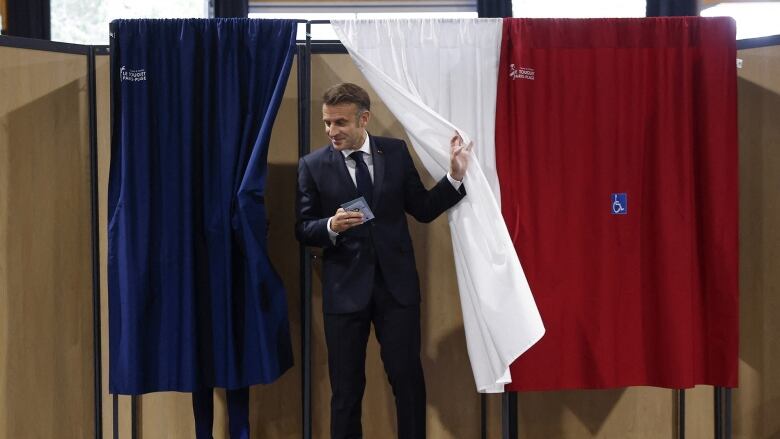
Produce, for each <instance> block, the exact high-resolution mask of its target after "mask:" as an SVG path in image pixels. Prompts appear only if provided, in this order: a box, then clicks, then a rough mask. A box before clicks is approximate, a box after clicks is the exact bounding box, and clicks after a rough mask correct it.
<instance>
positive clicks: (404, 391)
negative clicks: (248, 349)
mask: <svg viewBox="0 0 780 439" xmlns="http://www.w3.org/2000/svg"><path fill="white" fill-rule="evenodd" d="M324 321H325V342H326V344H327V347H328V369H329V374H330V385H331V391H332V397H331V404H330V405H331V407H330V408H331V438H332V439H359V438H362V437H363V431H362V425H361V422H360V419H361V404H362V401H363V392H364V390H365V387H366V373H365V368H366V344H367V343H368V336H369V333H370V330H371V323H372V322H373V324H374V331H375V333H376V338H377V341H378V342H379V345H380V355H381V357H382V363H383V364H384V367H385V372H386V373H387V378H388V380H389V381H390V385H391V387H392V389H393V394H394V396H395V407H396V423H397V426H398V437H399V438H401V439H422V438H425V408H426V404H425V379H424V377H423V369H422V362H421V360H420V305H419V304H415V305H412V306H402V305H401V304H400V303H398V301H397V300H396V299H395V298H394V297H393V296H392V294H391V293H390V292H389V291H388V290H387V287H386V286H385V282H384V279H383V277H382V275H381V273H380V270H379V268H378V267H377V270H376V275H375V279H374V287H373V291H372V295H371V300H370V302H369V304H368V306H367V307H366V308H365V309H363V310H360V311H358V312H353V313H345V314H325V315H324Z"/></svg>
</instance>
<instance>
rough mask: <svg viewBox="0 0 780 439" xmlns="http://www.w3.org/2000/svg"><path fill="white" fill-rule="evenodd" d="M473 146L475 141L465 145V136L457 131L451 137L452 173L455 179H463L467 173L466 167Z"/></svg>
mask: <svg viewBox="0 0 780 439" xmlns="http://www.w3.org/2000/svg"><path fill="white" fill-rule="evenodd" d="M473 146H474V142H469V144H468V145H464V144H463V138H461V137H460V134H458V132H457V131H455V135H454V136H453V137H452V139H450V175H451V176H452V178H454V179H455V180H458V181H463V176H465V175H466V169H467V168H468V167H469V159H470V158H471V148H472V147H473Z"/></svg>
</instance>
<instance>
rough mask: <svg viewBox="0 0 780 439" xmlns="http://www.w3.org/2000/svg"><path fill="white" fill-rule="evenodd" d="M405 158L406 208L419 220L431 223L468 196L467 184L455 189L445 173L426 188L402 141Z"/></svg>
mask: <svg viewBox="0 0 780 439" xmlns="http://www.w3.org/2000/svg"><path fill="white" fill-rule="evenodd" d="M401 143H402V146H403V148H402V149H403V150H402V151H401V153H402V154H403V160H404V210H406V212H407V213H409V214H410V215H412V216H413V217H414V218H415V219H416V220H417V221H420V222H423V223H429V222H431V221H433V220H434V219H436V217H438V216H439V215H441V214H442V213H444V212H445V211H446V210H447V209H449V208H450V207H452V206H454V205H455V204H457V203H458V201H460V200H461V199H462V198H463V197H464V196H466V186H465V185H461V186H460V189H455V188H454V187H453V186H452V183H450V181H449V180H448V179H447V176H446V175H445V176H444V177H442V179H441V180H439V182H438V183H436V185H435V186H434V187H433V188H431V190H427V189H425V186H423V184H422V181H420V174H419V173H418V172H417V168H415V166H414V161H413V160H412V156H411V155H410V154H409V150H408V149H407V147H406V143H404V142H401Z"/></svg>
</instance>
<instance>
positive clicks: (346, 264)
mask: <svg viewBox="0 0 780 439" xmlns="http://www.w3.org/2000/svg"><path fill="white" fill-rule="evenodd" d="M370 107H371V103H370V99H369V96H368V94H367V93H366V91H365V90H363V89H362V88H360V87H359V86H357V85H354V84H339V85H336V86H333V87H331V88H330V89H329V90H328V91H326V92H325V94H324V96H323V106H322V120H323V122H324V123H325V131H326V133H327V135H328V137H329V138H330V140H331V144H330V145H328V146H326V147H324V148H321V149H319V150H317V151H314V152H312V153H311V154H308V155H307V156H305V157H303V158H302V159H301V160H300V162H299V164H298V195H297V222H296V236H297V237H298V240H300V241H301V242H302V243H304V244H305V245H309V246H316V247H322V248H324V252H323V264H324V265H323V279H322V284H323V285H322V290H323V301H324V306H323V312H324V321H325V341H326V343H327V346H328V368H329V372H330V383H331V390H332V392H333V396H332V398H331V437H332V438H333V439H348V438H349V439H353V438H362V437H363V433H362V426H361V423H360V417H361V402H362V399H363V391H364V389H365V381H366V379H365V358H366V343H367V342H368V335H369V332H370V326H371V323H372V322H373V324H374V329H375V332H376V337H377V340H378V341H379V344H380V347H381V357H382V362H383V363H384V366H385V371H386V372H387V376H388V379H389V381H390V385H391V386H392V388H393V394H394V395H395V402H396V414H397V423H398V437H399V438H402V439H418V438H424V437H425V406H426V404H425V381H424V379H423V370H422V363H421V361H420V286H419V279H418V276H417V270H416V267H415V261H414V252H413V250H412V241H411V237H410V236H409V229H408V226H407V223H406V213H409V214H411V215H412V216H413V217H414V218H416V219H417V220H418V221H422V222H425V223H427V222H430V221H433V220H434V219H435V218H436V217H438V216H439V215H440V214H441V213H442V212H444V211H446V210H447V209H449V208H450V207H452V206H453V205H455V204H456V203H457V202H458V201H459V200H460V199H461V198H463V197H464V196H465V188H464V187H463V186H462V184H461V181H462V179H463V176H464V174H465V173H466V168H467V166H468V161H469V156H470V145H469V146H464V145H463V144H462V143H463V142H462V140H461V138H460V136H458V135H457V133H456V135H455V137H453V138H452V140H451V141H450V148H451V153H450V173H449V174H447V176H445V177H444V178H442V179H441V180H440V181H439V182H438V183H437V184H436V186H434V187H433V188H432V189H431V190H427V189H426V188H425V187H424V186H423V184H422V182H421V181H420V176H419V175H418V173H417V169H415V167H414V163H413V161H412V157H411V156H410V155H409V151H408V150H407V147H406V144H405V143H404V142H403V141H402V140H399V139H391V138H385V137H376V136H369V135H368V133H367V132H366V126H367V125H368V122H369V120H370V118H371V113H370ZM359 196H363V197H364V198H365V199H366V202H367V203H368V205H369V206H370V209H371V211H372V212H373V214H374V216H375V218H374V219H371V220H370V221H367V222H364V216H363V214H362V213H361V212H353V211H345V210H344V209H343V208H341V205H342V204H344V203H346V202H349V201H351V200H353V199H355V198H357V197H359Z"/></svg>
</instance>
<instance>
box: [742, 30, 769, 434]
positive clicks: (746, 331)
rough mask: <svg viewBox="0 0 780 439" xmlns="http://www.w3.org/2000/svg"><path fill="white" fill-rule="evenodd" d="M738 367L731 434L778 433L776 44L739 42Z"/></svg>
mask: <svg viewBox="0 0 780 439" xmlns="http://www.w3.org/2000/svg"><path fill="white" fill-rule="evenodd" d="M737 56H738V57H739V58H740V59H742V60H743V64H742V68H741V69H739V70H738V76H739V79H738V87H739V89H738V90H739V143H740V155H739V162H740V163H739V174H740V218H739V221H740V368H739V388H738V389H737V390H735V391H734V437H735V438H744V439H748V438H750V439H753V438H777V437H780V417H778V416H777V414H778V412H780V373H778V371H780V337H778V334H780V318H778V315H780V46H769V47H761V48H755V49H745V50H740V51H739V52H738V55H737Z"/></svg>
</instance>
